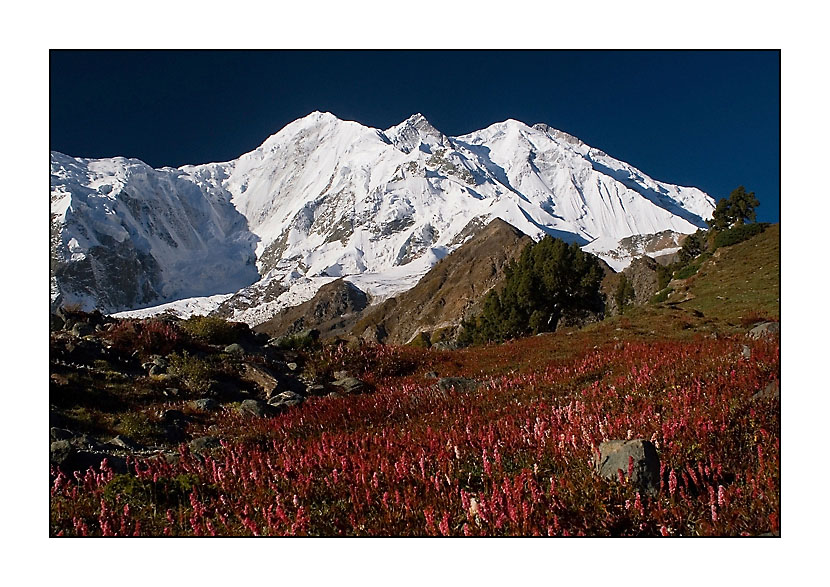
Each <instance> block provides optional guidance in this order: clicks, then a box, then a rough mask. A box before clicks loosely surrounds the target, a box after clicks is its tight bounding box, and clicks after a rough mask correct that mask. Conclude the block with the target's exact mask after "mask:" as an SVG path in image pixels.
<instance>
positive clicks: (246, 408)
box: [239, 399, 272, 418]
mask: <svg viewBox="0 0 830 587" xmlns="http://www.w3.org/2000/svg"><path fill="white" fill-rule="evenodd" d="M239 412H240V413H242V414H245V415H248V416H255V417H257V418H264V417H265V416H270V415H271V413H272V411H271V409H270V406H269V405H268V404H266V403H265V402H263V401H260V400H258V399H246V400H244V401H243V402H242V403H241V404H239Z"/></svg>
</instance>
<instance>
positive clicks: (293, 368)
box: [285, 361, 299, 371]
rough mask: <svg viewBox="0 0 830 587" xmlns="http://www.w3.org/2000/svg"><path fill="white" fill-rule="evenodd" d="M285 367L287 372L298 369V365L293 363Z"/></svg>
mask: <svg viewBox="0 0 830 587" xmlns="http://www.w3.org/2000/svg"><path fill="white" fill-rule="evenodd" d="M285 366H286V367H288V370H289V371H296V370H297V369H298V368H299V365H297V363H294V362H293V361H292V362H291V363H286V364H285Z"/></svg>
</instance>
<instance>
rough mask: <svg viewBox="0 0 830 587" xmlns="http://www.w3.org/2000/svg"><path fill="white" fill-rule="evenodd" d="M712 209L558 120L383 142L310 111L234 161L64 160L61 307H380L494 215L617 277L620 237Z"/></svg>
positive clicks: (56, 217) (685, 223)
mask: <svg viewBox="0 0 830 587" xmlns="http://www.w3.org/2000/svg"><path fill="white" fill-rule="evenodd" d="M713 209H714V201H713V199H712V198H711V197H709V196H707V195H706V194H705V193H703V192H702V191H700V190H698V189H696V188H691V187H679V186H675V185H671V184H667V183H663V182H659V181H655V180H653V179H651V178H650V177H648V176H647V175H645V174H644V173H642V172H641V171H639V170H637V169H635V168H634V167H632V166H630V165H628V164H626V163H624V162H622V161H619V160H617V159H614V158H613V157H610V156H609V155H606V154H605V153H603V152H602V151H599V150H597V149H593V148H591V147H589V146H588V145H585V144H584V143H583V142H582V141H580V140H579V139H577V138H575V137H573V136H571V135H568V134H566V133H563V132H561V131H558V130H555V129H552V128H550V127H548V126H547V125H542V124H537V125H534V126H533V127H530V126H527V125H526V124H524V123H521V122H518V121H515V120H507V121H505V122H501V123H497V124H493V125H491V126H489V127H488V128H486V129H483V130H480V131H476V132H473V133H470V134H467V135H464V136H460V137H448V136H446V135H444V134H443V133H441V132H440V131H439V130H437V129H436V128H435V127H433V126H432V125H431V124H430V123H429V122H428V121H427V120H426V119H425V118H424V117H423V116H421V115H420V114H416V115H414V116H412V117H410V118H409V119H407V120H406V121H404V122H402V123H401V124H399V125H397V126H394V127H392V128H389V129H387V130H383V131H382V130H378V129H374V128H370V127H366V126H363V125H361V124H359V123H356V122H350V121H344V120H340V119H338V118H336V117H335V116H333V115H332V114H328V113H322V112H314V113H312V114H310V115H308V116H306V117H305V118H302V119H299V120H296V121H294V122H292V123H290V124H289V125H287V126H286V127H285V128H283V129H282V130H280V131H279V132H278V133H276V134H274V135H273V136H271V137H269V138H268V139H267V140H266V141H265V142H264V143H263V144H262V145H261V146H260V147H258V148H257V149H255V150H254V151H251V152H250V153H246V154H245V155H242V156H241V157H239V158H238V159H236V160H234V161H229V162H226V163H209V164H205V165H195V166H184V167H181V168H179V169H173V168H162V169H155V170H154V169H151V168H150V167H148V166H147V165H145V164H143V163H142V162H140V161H137V160H128V159H123V158H114V159H102V160H88V159H77V158H71V157H67V156H65V155H62V154H60V153H53V154H52V226H53V243H52V244H53V251H52V252H53V282H52V289H53V290H52V299H53V303H55V304H57V303H79V304H82V305H84V306H85V307H87V308H89V307H93V306H94V307H99V308H101V309H102V310H103V311H107V312H112V311H119V310H130V309H136V308H141V307H147V306H152V305H157V304H161V303H164V302H172V301H174V300H177V299H183V298H190V297H193V296H213V297H211V298H210V302H209V303H210V304H212V305H213V306H214V307H215V306H216V304H217V303H218V302H217V298H216V296H215V294H226V295H227V296H228V298H227V299H225V300H224V311H225V312H226V314H229V315H231V316H232V317H234V318H235V319H241V320H246V321H248V322H250V323H258V322H262V321H264V320H266V319H267V318H269V317H270V316H271V315H273V314H274V313H275V312H276V311H278V310H279V309H280V308H282V307H285V306H288V305H295V304H298V303H300V302H302V301H305V300H306V299H308V298H310V297H311V296H312V295H313V294H314V292H315V291H316V290H317V289H318V288H319V287H320V286H321V285H322V284H324V283H327V282H328V281H331V280H333V279H335V278H338V277H347V279H348V281H350V282H352V283H353V284H355V285H356V286H357V287H359V288H360V289H362V290H363V291H365V292H366V293H368V294H369V295H370V296H372V297H373V299H374V300H380V299H383V298H385V297H388V296H390V295H394V294H395V293H398V292H401V291H404V290H406V289H409V288H410V287H412V286H414V285H415V283H417V281H418V279H419V278H420V277H421V276H422V275H424V274H425V273H426V272H427V271H428V270H429V268H430V267H432V266H433V265H434V264H435V263H436V262H437V261H438V260H439V259H441V258H442V257H444V256H445V255H447V254H448V253H450V252H451V251H453V250H454V249H455V248H457V247H458V246H460V245H461V244H462V243H463V242H464V241H465V240H467V239H469V238H471V237H472V236H473V234H474V233H475V230H476V229H477V228H478V227H481V226H484V225H486V224H487V223H488V222H489V221H490V220H492V219H493V218H497V217H498V218H501V219H503V220H505V221H507V222H508V223H510V224H512V225H513V226H515V227H516V228H518V229H520V230H521V231H522V232H524V233H526V234H528V235H530V236H531V237H533V238H540V237H541V236H543V235H545V234H550V235H553V236H557V237H560V238H563V239H565V240H568V241H571V242H578V243H579V244H581V245H585V247H586V250H590V251H591V252H594V253H595V254H598V255H599V256H601V257H607V260H608V261H609V262H610V263H611V264H612V266H613V267H614V268H615V269H621V268H622V267H624V266H625V265H627V264H628V262H629V261H630V258H626V257H625V256H624V255H623V256H621V255H620V251H619V246H618V245H619V242H620V240H622V239H624V238H626V237H631V236H633V235H648V234H655V233H660V232H663V231H667V230H668V231H673V232H676V233H691V232H694V231H695V230H697V228H699V227H703V226H705V224H704V219H706V218H708V217H710V216H711V213H712V211H713ZM609 251H613V254H608V253H609ZM220 301H221V300H220ZM187 303H188V304H190V307H191V308H192V307H194V304H193V302H192V301H189V302H187ZM195 307H198V304H195ZM220 308H221V306H220Z"/></svg>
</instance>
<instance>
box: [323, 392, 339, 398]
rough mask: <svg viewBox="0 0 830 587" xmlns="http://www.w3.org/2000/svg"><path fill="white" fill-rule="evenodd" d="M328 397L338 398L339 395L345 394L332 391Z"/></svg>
mask: <svg viewBox="0 0 830 587" xmlns="http://www.w3.org/2000/svg"><path fill="white" fill-rule="evenodd" d="M326 397H335V398H337V397H343V396H342V395H340V394H339V393H337V392H336V391H332V392H331V393H329V394H328V395H327V396H326Z"/></svg>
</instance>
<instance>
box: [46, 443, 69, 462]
mask: <svg viewBox="0 0 830 587" xmlns="http://www.w3.org/2000/svg"><path fill="white" fill-rule="evenodd" d="M73 452H75V449H74V448H73V447H72V445H71V444H70V443H69V441H68V440H56V441H55V442H53V443H52V444H50V445H49V462H50V463H52V464H54V465H57V466H61V465H63V463H65V462H66V461H67V460H68V459H69V457H70V455H72V453H73Z"/></svg>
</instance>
